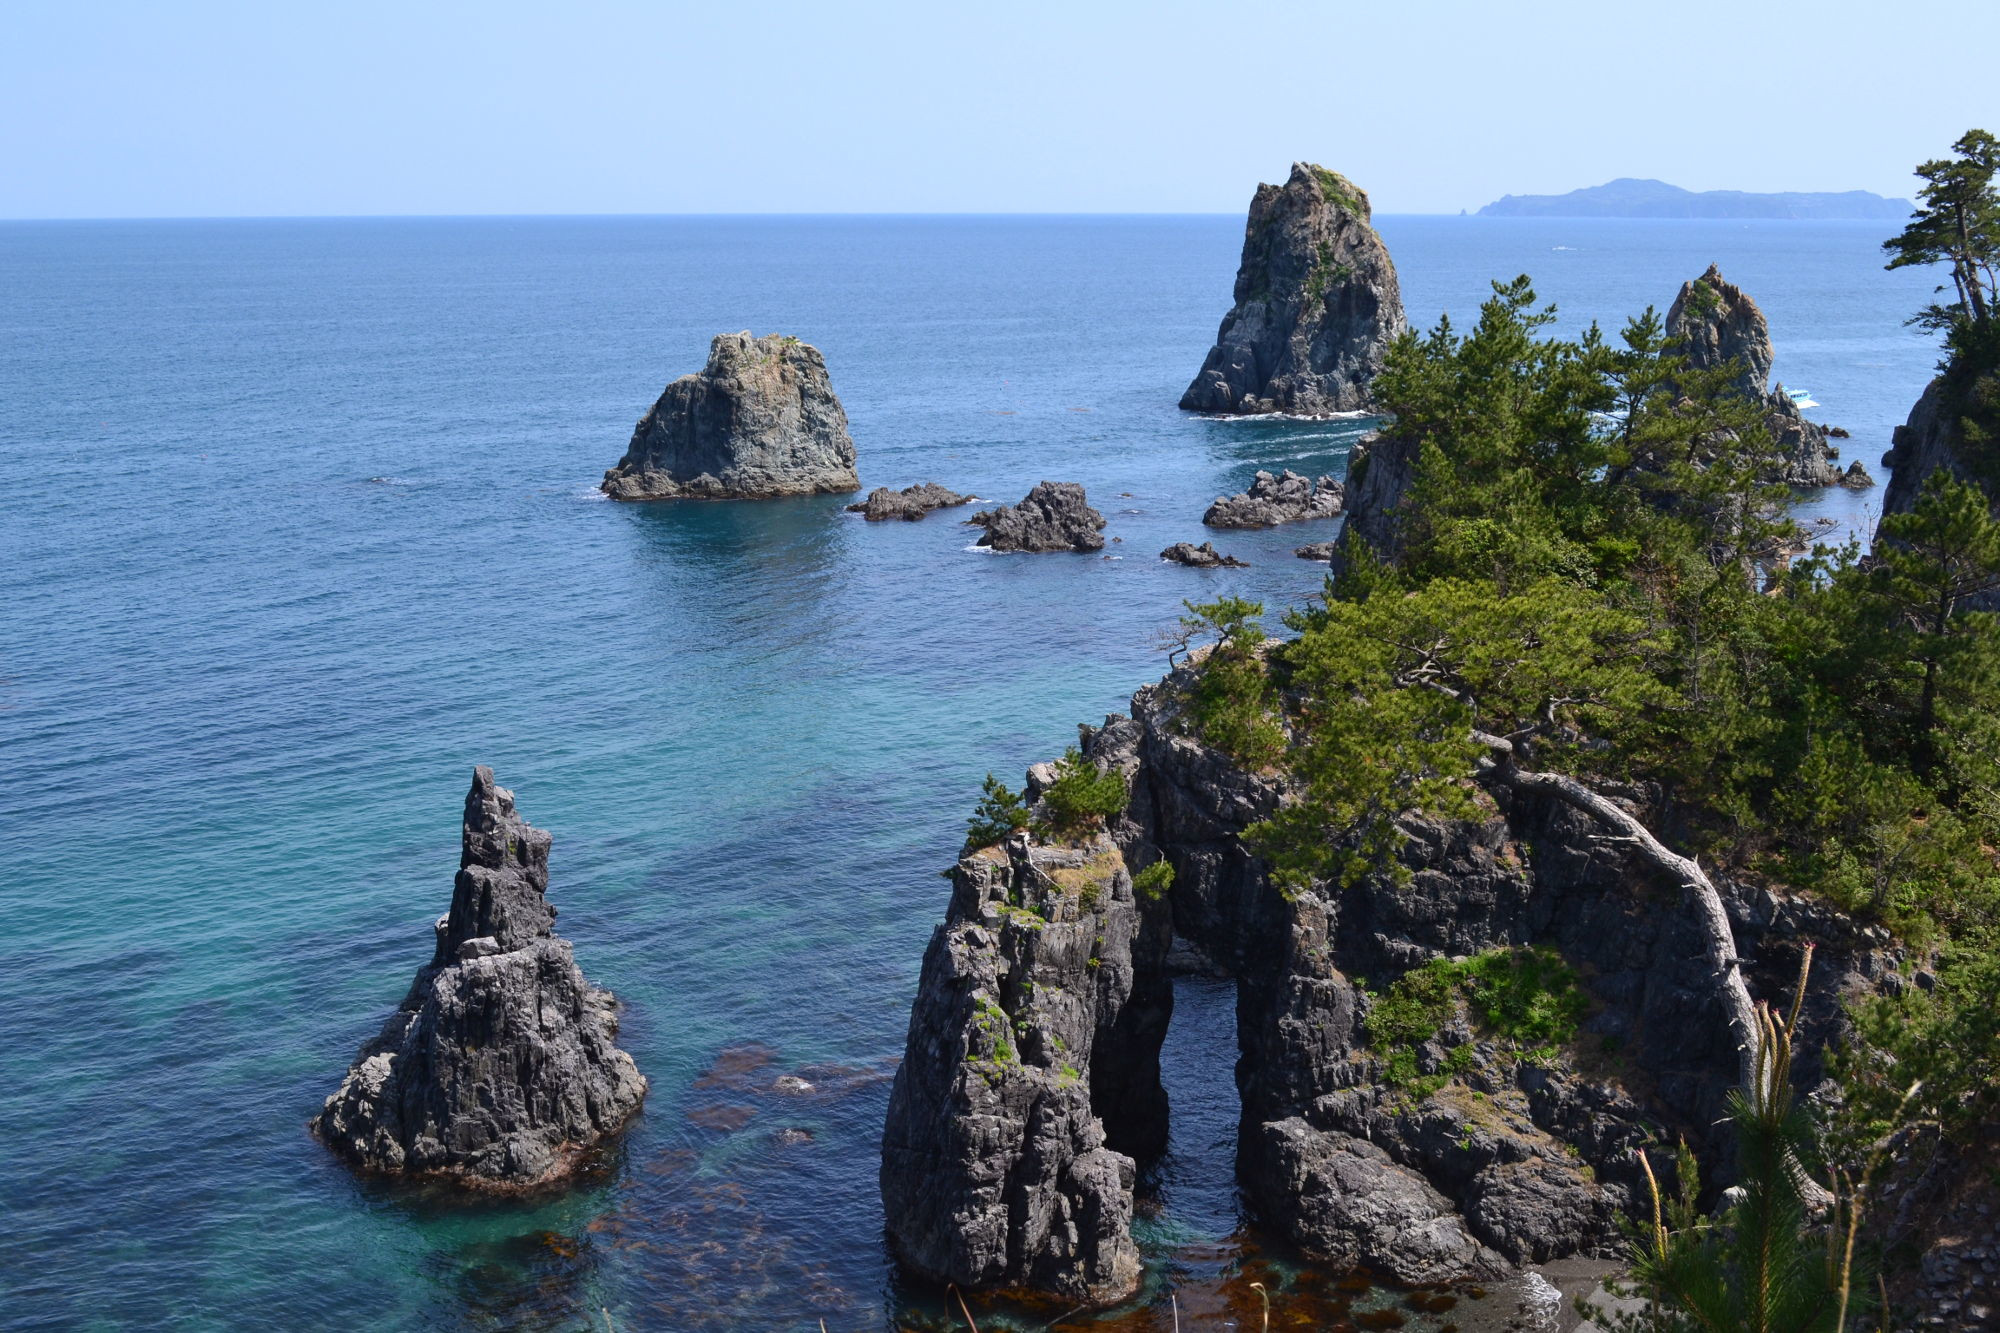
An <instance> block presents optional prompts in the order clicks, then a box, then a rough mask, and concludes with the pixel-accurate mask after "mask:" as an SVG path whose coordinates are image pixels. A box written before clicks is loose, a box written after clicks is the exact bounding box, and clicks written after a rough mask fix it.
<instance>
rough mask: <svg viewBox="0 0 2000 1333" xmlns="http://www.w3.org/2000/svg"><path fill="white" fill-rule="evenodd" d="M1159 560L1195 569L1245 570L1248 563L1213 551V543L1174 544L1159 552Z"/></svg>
mask: <svg viewBox="0 0 2000 1333" xmlns="http://www.w3.org/2000/svg"><path fill="white" fill-rule="evenodd" d="M1160 559H1162V560H1165V561H1167V562H1168V563H1169V564H1175V565H1192V566H1193V567H1194V568H1196V569H1245V568H1248V562H1246V561H1242V560H1238V559H1237V558H1236V557H1235V556H1233V555H1224V554H1222V553H1221V552H1220V551H1218V550H1216V549H1215V543H1214V542H1203V543H1202V544H1201V545H1199V546H1195V545H1193V544H1192V543H1189V542H1175V543H1174V544H1173V545H1172V546H1169V547H1168V548H1167V549H1166V550H1164V551H1162V552H1160Z"/></svg>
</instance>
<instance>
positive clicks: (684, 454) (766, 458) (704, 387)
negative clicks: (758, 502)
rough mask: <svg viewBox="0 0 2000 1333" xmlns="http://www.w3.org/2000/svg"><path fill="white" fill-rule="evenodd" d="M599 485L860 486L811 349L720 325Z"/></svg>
mask: <svg viewBox="0 0 2000 1333" xmlns="http://www.w3.org/2000/svg"><path fill="white" fill-rule="evenodd" d="M601 489H602V490H603V491H604V493H605V494H606V495H609V496H610V497H611V498H612V499H614V500H677V499H696V500H736V499H765V498H769V497H773V496H781V495H818V494H823V493H839V492H845V491H857V490H860V489H861V481H860V478H859V477H858V476H856V475H855V471H854V441H853V440H852V439H850V438H849V437H848V434H847V413H846V411H845V410H844V409H843V408H842V407H841V405H840V400H839V399H838V398H836V397H835V396H834V393H833V385H832V383H831V382H830V381H829V380H828V379H827V374H826V361H825V360H824V359H823V358H822V357H821V356H820V354H819V349H818V348H816V347H813V346H811V345H810V344H807V343H803V342H800V341H799V340H798V339H797V338H793V337H785V336H780V335H778V334H775V333H774V334H767V335H766V336H764V337H762V338H753V337H752V336H751V335H750V334H749V333H748V332H744V333H719V334H717V335H716V337H715V341H714V342H713V343H711V344H710V345H709V350H708V364H707V365H706V366H704V367H703V368H702V369H701V371H700V372H699V373H698V374H693V375H683V376H681V377H680V378H679V379H677V380H675V381H674V382H673V383H671V384H669V385H668V386H667V387H666V391H665V392H664V393H662V394H661V395H660V397H659V401H658V402H656V403H654V404H653V408H652V410H651V411H650V412H648V413H646V415H645V416H643V417H641V418H639V424H638V426H637V427H636V428H634V430H633V432H632V442H631V444H629V445H628V446H626V449H625V456H624V457H623V458H621V459H619V460H618V465H617V466H616V467H614V468H612V469H610V470H609V471H607V472H606V473H605V474H604V481H603V484H602V487H601Z"/></svg>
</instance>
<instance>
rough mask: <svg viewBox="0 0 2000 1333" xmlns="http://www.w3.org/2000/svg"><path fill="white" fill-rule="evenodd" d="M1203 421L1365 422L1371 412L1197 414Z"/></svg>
mask: <svg viewBox="0 0 2000 1333" xmlns="http://www.w3.org/2000/svg"><path fill="white" fill-rule="evenodd" d="M1195 415H1196V416H1198V417H1199V418H1200V419H1201V420H1203V421H1229V422H1243V423H1252V422H1258V421H1292V422H1297V421H1366V420H1368V418H1370V417H1372V416H1374V415H1375V414H1374V413H1373V412H1253V413H1250V414H1248V415H1244V414H1242V413H1234V412H1198V413H1196V414H1195Z"/></svg>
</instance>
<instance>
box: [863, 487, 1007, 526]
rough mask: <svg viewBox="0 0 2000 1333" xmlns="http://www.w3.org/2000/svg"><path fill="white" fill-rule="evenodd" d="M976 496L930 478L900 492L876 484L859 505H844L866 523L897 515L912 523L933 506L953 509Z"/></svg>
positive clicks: (974, 498) (967, 502) (896, 516)
mask: <svg viewBox="0 0 2000 1333" xmlns="http://www.w3.org/2000/svg"><path fill="white" fill-rule="evenodd" d="M978 498H979V497H977V496H974V495H960V494H959V493H958V492H957V491H954V490H948V489H947V488H945V487H943V486H940V485H938V484H937V483H936V482H934V481H926V482H920V483H918V484H917V485H915V486H905V487H904V488H903V489H902V490H900V491H892V490H890V489H889V488H888V487H887V486H877V487H876V488H875V489H874V490H872V491H870V492H868V498H867V499H866V500H863V501H862V502H861V503H860V504H852V505H849V506H847V512H848V513H850V514H859V515H861V516H862V517H863V518H865V519H867V520H868V521H869V522H870V523H879V522H881V521H882V520H884V519H891V518H900V519H904V520H906V521H908V522H911V523H914V522H916V521H917V520H918V519H920V518H922V517H923V516H924V515H926V514H928V513H930V512H931V511H932V510H933V509H953V508H956V507H957V506H959V505H962V504H970V503H971V502H972V501H974V500H976V499H978Z"/></svg>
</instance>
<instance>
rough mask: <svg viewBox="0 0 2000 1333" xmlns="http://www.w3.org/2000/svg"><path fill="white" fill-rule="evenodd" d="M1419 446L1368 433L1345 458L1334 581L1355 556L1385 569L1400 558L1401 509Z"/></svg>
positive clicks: (1388, 434)
mask: <svg viewBox="0 0 2000 1333" xmlns="http://www.w3.org/2000/svg"><path fill="white" fill-rule="evenodd" d="M1418 454H1419V442H1418V441H1417V440H1415V439H1413V438H1412V437H1410V436H1409V435H1406V434H1399V433H1398V432H1396V431H1395V430H1393V429H1391V430H1388V431H1370V432H1369V433H1368V434H1366V435H1364V436H1362V437H1361V438H1360V439H1359V440H1356V441H1355V442H1354V450H1353V452H1352V453H1350V454H1349V455H1348V458H1347V522H1346V523H1345V524H1344V525H1343V526H1342V527H1341V529H1340V536H1339V538H1337V539H1336V545H1335V547H1334V552H1333V558H1332V560H1331V561H1330V562H1329V563H1330V564H1331V565H1332V572H1333V576H1334V577H1335V578H1339V577H1340V575H1341V573H1342V572H1343V571H1344V570H1345V569H1346V568H1347V566H1348V564H1349V562H1350V561H1352V560H1353V559H1354V558H1355V556H1356V553H1357V552H1359V551H1363V550H1365V551H1367V552H1368V553H1369V554H1370V555H1371V556H1372V557H1373V558H1375V559H1377V560H1379V561H1381V562H1382V563H1383V564H1386V565H1393V564H1395V563H1396V561H1398V560H1400V559H1401V558H1402V554H1403V509H1404V505H1405V504H1406V503H1407V501H1408V498H1409V494H1410V488H1411V487H1412V486H1414V485H1415V484H1416V480H1417V458H1418Z"/></svg>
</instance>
